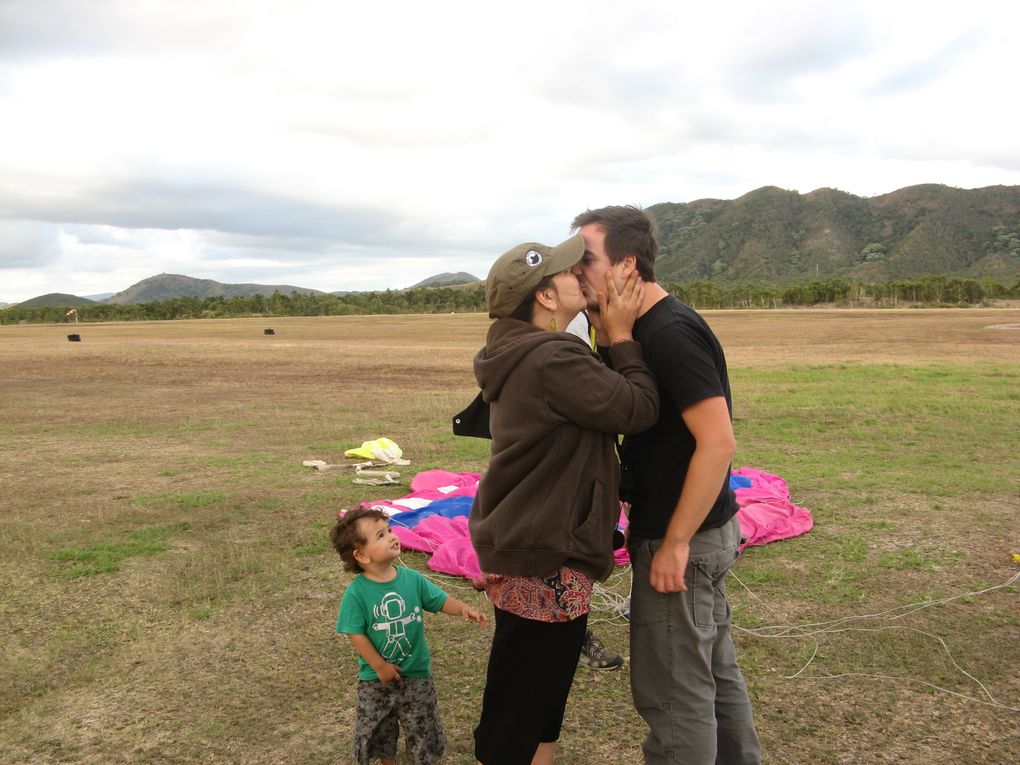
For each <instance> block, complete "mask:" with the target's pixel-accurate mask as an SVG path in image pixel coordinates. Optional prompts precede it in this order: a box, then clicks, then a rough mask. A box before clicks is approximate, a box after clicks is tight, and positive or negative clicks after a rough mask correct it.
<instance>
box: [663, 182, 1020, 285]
mask: <svg viewBox="0 0 1020 765" xmlns="http://www.w3.org/2000/svg"><path fill="white" fill-rule="evenodd" d="M648 212H649V213H651V214H652V216H653V217H654V218H655V220H656V222H657V223H658V226H659V237H660V240H661V243H662V247H661V249H660V253H659V257H658V260H657V263H656V277H657V278H658V280H659V281H692V280H711V281H715V282H759V283H760V282H770V283H774V284H790V283H797V282H806V281H809V280H811V279H815V278H819V277H827V276H842V277H847V278H853V279H861V280H866V281H869V282H882V281H887V280H890V279H903V278H916V277H921V276H924V275H947V276H966V277H985V276H992V277H1011V276H1017V275H1020V186H989V187H987V188H982V189H972V190H964V189H957V188H952V187H949V186H941V185H936V184H929V185H923V186H909V187H907V188H904V189H900V190H899V191H894V192H892V193H890V194H883V195H881V196H875V197H867V198H865V197H857V196H854V195H853V194H848V193H846V192H843V191H838V190H836V189H828V188H825V189H817V190H816V191H812V192H811V193H809V194H800V193H798V192H796V191H785V190H783V189H779V188H776V187H775V186H765V187H763V188H760V189H757V190H756V191H752V192H750V193H748V194H745V195H744V196H742V197H739V198H738V199H734V200H720V199H700V200H697V201H694V202H687V203H668V202H667V203H663V204H657V205H653V206H652V207H649V208H648Z"/></svg>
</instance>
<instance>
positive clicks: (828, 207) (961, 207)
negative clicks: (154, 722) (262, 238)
mask: <svg viewBox="0 0 1020 765" xmlns="http://www.w3.org/2000/svg"><path fill="white" fill-rule="evenodd" d="M648 212H649V213H650V214H651V215H652V217H653V218H654V219H655V221H656V224H657V227H658V230H659V239H660V243H661V247H660V250H659V255H658V258H657V260H656V265H655V268H656V278H657V279H658V280H659V281H661V282H687V281H694V280H705V281H714V282H723V283H727V282H728V283H734V282H766V283H770V284H794V283H804V282H808V281H811V280H812V279H818V278H826V277H832V276H840V277H845V278H852V279H860V280H862V281H866V282H885V281H889V280H892V279H908V278H918V277H922V276H928V275H944V276H960V277H970V278H981V277H998V278H1002V279H1013V278H1016V277H1018V276H1020V186H988V187H985V188H980V189H970V190H965V189H958V188H953V187H951V186H944V185H938V184H925V185H920V186H908V187H907V188H903V189H899V190H898V191H894V192H891V193H889V194H883V195H880V196H873V197H858V196H854V195H853V194H848V193H847V192H845V191H839V190H838V189H831V188H821V189H816V190H815V191H812V192H810V193H808V194H800V193H799V192H797V191H788V190H784V189H780V188H777V187H775V186H765V187H763V188H760V189H756V190H755V191H751V192H749V193H747V194H744V195H743V196H741V197H738V198H737V199H733V200H722V199H699V200H696V201H694V202H684V203H673V202H663V203H661V204H656V205H652V206H651V207H649V208H648ZM479 281H480V280H479V279H477V278H476V277H474V276H472V275H471V274H468V273H464V272H457V273H442V274H437V275H435V276H432V277H429V278H428V279H425V280H423V281H421V282H418V283H417V284H415V285H413V286H412V287H411V288H410V289H414V288H420V287H440V286H443V287H446V286H455V285H471V284H477V283H478V282H479ZM274 292H280V293H281V294H290V293H291V292H298V293H302V294H323V293H322V291H320V290H315V289H310V288H307V287H294V286H291V285H263V284H223V283H221V282H216V281H213V280H211V279H195V278H192V277H189V276H182V275H179V274H160V275H158V276H152V277H149V278H148V279H143V280H142V281H140V282H138V283H137V284H133V285H132V286H130V287H128V288H127V289H126V290H123V291H122V292H118V293H116V294H114V295H112V296H109V297H107V296H100V295H96V296H93V297H96V298H101V297H102V298H105V299H104V300H100V301H98V302H110V303H146V302H153V301H161V300H168V299H170V298H176V297H186V296H190V297H195V298H199V299H201V298H206V297H218V296H222V297H225V298H230V297H235V296H248V295H258V294H261V295H267V296H268V295H272V294H273V293H274ZM335 294H343V293H335ZM84 302H86V300H85V299H84V298H80V297H76V296H74V295H64V294H57V293H52V294H49V295H42V296H39V297H37V298H33V299H32V300H31V301H25V302H23V303H21V304H20V305H22V306H24V307H30V306H31V305H33V304H34V305H74V304H77V303H84Z"/></svg>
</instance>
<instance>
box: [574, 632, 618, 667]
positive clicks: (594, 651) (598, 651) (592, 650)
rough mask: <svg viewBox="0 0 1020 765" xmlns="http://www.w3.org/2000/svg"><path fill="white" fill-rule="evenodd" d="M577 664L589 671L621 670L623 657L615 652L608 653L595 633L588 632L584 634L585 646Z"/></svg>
mask: <svg viewBox="0 0 1020 765" xmlns="http://www.w3.org/2000/svg"><path fill="white" fill-rule="evenodd" d="M577 663H578V664H580V665H581V666H582V667H588V668H589V669H608V670H613V669H619V668H620V667H622V666H623V657H622V656H620V654H618V653H614V652H613V651H607V650H606V647H605V646H604V645H602V643H601V642H600V641H599V639H598V638H597V637H595V633H594V632H592V631H591V630H588V631H587V632H585V633H584V644H583V645H582V646H581V655H580V657H578V659H577Z"/></svg>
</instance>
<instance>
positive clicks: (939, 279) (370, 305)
mask: <svg viewBox="0 0 1020 765" xmlns="http://www.w3.org/2000/svg"><path fill="white" fill-rule="evenodd" d="M663 286H664V287H665V288H666V289H667V290H669V291H670V292H672V293H673V294H675V295H676V296H677V297H679V298H680V299H681V300H682V301H684V302H685V303H687V304H689V305H691V306H694V307H695V308H699V309H711V308H780V307H797V306H812V305H837V306H869V307H882V306H893V307H894V306H900V305H925V306H940V305H948V306H960V305H979V304H981V303H983V302H985V301H987V300H995V299H1008V298H1020V280H1018V281H1016V282H1015V283H1013V284H1011V285H1010V284H1007V283H1003V282H999V281H996V280H991V279H985V280H980V281H978V280H975V279H956V278H947V277H944V276H928V277H925V278H923V279H902V280H897V281H891V282H886V283H879V284H874V283H868V282H863V281H859V280H851V279H844V278H838V277H833V278H829V279H819V280H812V281H809V282H805V283H803V284H791V285H787V286H785V287H779V286H773V285H768V284H721V283H716V282H708V281H694V282H689V283H676V282H664V283H663ZM69 307H70V305H69V304H65V305H47V306H37V307H34V308H33V307H28V308H26V307H24V305H19V306H11V307H9V308H5V309H2V310H0V324H17V323H19V322H29V323H45V322H57V321H69V322H73V319H72V318H69V317H67V316H66V315H65V314H66V312H67V310H68V308H69ZM484 310H485V289H484V287H483V286H482V285H479V286H477V287H466V288H465V287H460V288H456V287H421V288H417V289H409V290H389V291H386V292H352V293H348V294H345V295H336V294H324V293H319V294H312V295H309V294H300V293H296V292H295V293H291V294H290V295H283V294H280V293H275V294H273V295H270V296H268V297H266V296H264V295H252V296H248V297H235V298H223V297H210V298H204V299H201V300H199V299H198V298H193V297H180V298H172V299H170V300H161V301H158V302H152V303H133V304H117V303H95V304H91V305H87V306H81V305H79V311H78V318H79V320H80V321H86V322H87V321H132V320H162V319H204V318H229V317H245V316H267V317H268V316H348V315H353V314H405V313H451V312H456V313H464V312H475V311H484Z"/></svg>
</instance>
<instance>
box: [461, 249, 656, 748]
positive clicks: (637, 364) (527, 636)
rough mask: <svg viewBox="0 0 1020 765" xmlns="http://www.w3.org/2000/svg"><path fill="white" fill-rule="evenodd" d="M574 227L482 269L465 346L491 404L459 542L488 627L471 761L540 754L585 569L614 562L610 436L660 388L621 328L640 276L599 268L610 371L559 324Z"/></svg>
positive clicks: (586, 583)
mask: <svg viewBox="0 0 1020 765" xmlns="http://www.w3.org/2000/svg"><path fill="white" fill-rule="evenodd" d="M583 256H584V241H583V239H581V237H580V235H575V236H573V237H571V238H570V239H568V240H566V241H565V242H563V243H561V244H559V245H557V246H556V247H547V246H545V245H542V244H538V243H534V242H531V243H526V244H522V245H518V246H517V247H515V248H513V249H512V250H510V251H509V252H507V253H505V254H504V255H503V256H502V257H500V258H499V260H497V261H496V263H495V264H494V265H493V266H492V269H491V270H490V271H489V277H488V280H487V284H486V304H487V306H488V309H489V316H491V317H492V318H494V319H496V321H494V322H493V323H492V325H491V327H490V328H489V333H488V336H487V338H486V344H485V347H484V348H483V349H482V350H481V351H480V352H479V354H478V355H477V356H476V357H475V362H474V365H475V376H476V378H477V379H478V384H479V386H480V387H481V389H482V396H483V398H484V399H485V401H487V402H488V403H489V404H490V407H491V419H490V429H491V431H492V456H491V459H490V461H489V468H488V470H487V471H486V473H485V475H484V476H483V478H482V481H481V483H480V484H479V488H478V495H477V497H476V498H475V502H474V505H473V506H472V508H471V518H470V528H471V540H472V543H473V544H474V547H475V550H476V551H477V552H478V559H479V562H480V563H481V568H482V571H484V572H485V589H486V593H487V594H488V596H489V599H490V600H491V601H492V603H493V606H494V607H495V623H496V629H495V634H494V635H493V641H492V649H491V651H490V654H489V665H488V672H487V676H486V687H485V694H484V697H483V700H482V714H481V720H480V721H479V723H478V726H477V728H476V729H475V756H476V757H477V759H478V761H479V762H480V763H482V765H528V764H529V763H535V764H536V765H538V764H541V765H547V764H548V763H552V762H553V757H554V754H555V751H556V741H557V739H558V738H559V732H560V726H561V724H562V721H563V710H564V708H565V706H566V701H567V695H568V694H569V692H570V685H571V683H572V682H573V677H574V670H575V668H576V666H577V659H578V655H579V654H580V651H581V644H582V642H583V640H584V636H585V630H586V627H587V621H588V604H589V601H590V598H591V591H592V585H593V582H594V581H595V580H602V579H605V578H606V577H607V576H608V575H609V573H610V572H611V571H612V567H613V549H612V548H613V545H612V535H613V530H614V528H615V524H616V520H617V517H618V516H619V512H620V504H619V499H618V490H619V480H620V467H619V461H618V459H617V456H616V450H615V441H616V436H617V435H618V434H621V433H623V434H627V433H637V432H640V431H642V430H645V429H647V428H648V427H650V426H651V425H652V424H653V423H654V422H655V420H656V417H657V415H658V406H659V399H658V394H657V392H656V386H655V381H654V380H653V378H652V376H651V374H650V372H649V371H648V367H647V366H646V365H645V363H644V361H643V360H642V358H641V348H640V346H639V345H638V343H636V342H635V341H634V340H633V338H632V337H631V328H632V326H633V324H634V318H635V316H636V313H637V309H638V307H639V306H640V304H641V298H642V295H643V288H642V285H641V284H640V282H639V281H638V279H637V277H636V276H634V277H632V278H631V279H629V280H628V281H627V282H626V283H625V285H624V287H623V289H622V290H621V291H618V290H617V288H616V285H615V284H614V283H613V281H612V279H611V277H609V276H607V279H606V285H605V292H604V293H601V294H600V295H599V300H600V309H601V310H600V312H599V321H601V324H602V330H603V332H604V335H605V336H608V338H609V341H610V348H609V351H608V352H609V354H610V355H611V356H612V362H613V369H610V368H609V367H607V366H606V365H605V364H603V363H602V361H601V359H600V358H599V357H598V355H596V354H595V353H593V352H592V350H591V349H590V348H589V347H588V346H586V345H585V343H584V341H582V340H581V339H580V338H578V337H576V336H574V335H571V334H568V333H566V332H561V331H559V330H560V329H563V328H565V327H566V326H567V324H568V323H569V322H570V320H571V319H572V318H574V316H576V315H577V314H578V312H580V311H581V310H583V309H584V308H585V305H586V301H585V297H584V295H583V293H582V292H581V288H580V285H579V284H578V281H577V278H576V277H575V276H574V275H573V274H571V273H570V271H569V269H570V268H571V267H572V266H573V265H574V264H576V263H578V262H579V261H580V260H581V258H582V257H583Z"/></svg>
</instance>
